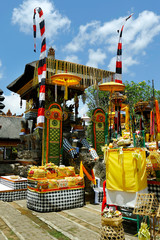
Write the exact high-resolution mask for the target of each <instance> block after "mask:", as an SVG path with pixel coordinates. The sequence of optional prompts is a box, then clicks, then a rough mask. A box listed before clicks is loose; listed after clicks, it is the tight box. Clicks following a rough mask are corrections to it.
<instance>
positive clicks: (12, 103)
mask: <svg viewBox="0 0 160 240" xmlns="http://www.w3.org/2000/svg"><path fill="white" fill-rule="evenodd" d="M3 96H4V97H5V99H4V101H3V104H4V105H5V108H4V109H2V111H3V112H4V113H7V112H8V110H9V109H10V111H11V113H12V114H16V115H21V114H22V113H24V111H25V106H26V104H25V101H24V100H23V101H22V108H20V97H19V95H17V94H15V93H11V95H3Z"/></svg>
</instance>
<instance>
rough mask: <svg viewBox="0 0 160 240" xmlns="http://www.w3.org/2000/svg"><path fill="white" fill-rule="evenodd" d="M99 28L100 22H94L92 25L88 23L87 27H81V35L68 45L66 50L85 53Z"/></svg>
mask: <svg viewBox="0 0 160 240" xmlns="http://www.w3.org/2000/svg"><path fill="white" fill-rule="evenodd" d="M98 27H99V22H98V21H93V22H91V23H87V24H86V25H81V26H80V27H79V33H78V34H77V36H76V37H74V38H73V40H72V41H71V42H70V43H68V44H67V45H66V47H65V48H64V50H65V51H69V52H70V51H71V52H78V51H83V48H84V47H85V45H86V44H87V43H89V42H90V41H91V39H92V35H93V36H94V35H95V32H96V30H97V29H98Z"/></svg>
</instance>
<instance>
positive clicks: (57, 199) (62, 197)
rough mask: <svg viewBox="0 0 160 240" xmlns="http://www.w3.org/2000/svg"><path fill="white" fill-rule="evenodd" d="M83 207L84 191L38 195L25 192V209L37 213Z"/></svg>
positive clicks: (72, 190) (65, 191)
mask: <svg viewBox="0 0 160 240" xmlns="http://www.w3.org/2000/svg"><path fill="white" fill-rule="evenodd" d="M83 205H84V189H83V188H81V189H71V190H61V191H53V192H47V193H38V192H34V191H31V190H30V189H28V190H27V207H28V208H29V209H32V210H35V211H38V212H50V211H61V210H65V209H70V208H78V207H82V206H83Z"/></svg>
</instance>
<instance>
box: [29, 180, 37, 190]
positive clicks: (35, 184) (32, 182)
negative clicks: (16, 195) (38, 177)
mask: <svg viewBox="0 0 160 240" xmlns="http://www.w3.org/2000/svg"><path fill="white" fill-rule="evenodd" d="M27 185H28V187H31V188H37V185H38V181H35V180H34V181H33V180H29V179H28V180H27Z"/></svg>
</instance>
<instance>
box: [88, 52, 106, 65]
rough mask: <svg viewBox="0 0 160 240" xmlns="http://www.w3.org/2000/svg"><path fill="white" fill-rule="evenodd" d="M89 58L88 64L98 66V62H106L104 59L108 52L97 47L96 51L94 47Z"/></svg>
mask: <svg viewBox="0 0 160 240" xmlns="http://www.w3.org/2000/svg"><path fill="white" fill-rule="evenodd" d="M88 52H89V60H88V62H87V63H86V65H87V66H91V67H96V68H98V64H104V60H105V59H106V54H105V53H104V52H102V50H101V49H99V48H98V49H97V51H94V50H93V49H89V50H88Z"/></svg>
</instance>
